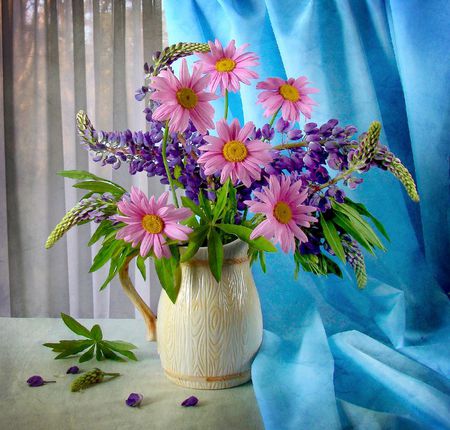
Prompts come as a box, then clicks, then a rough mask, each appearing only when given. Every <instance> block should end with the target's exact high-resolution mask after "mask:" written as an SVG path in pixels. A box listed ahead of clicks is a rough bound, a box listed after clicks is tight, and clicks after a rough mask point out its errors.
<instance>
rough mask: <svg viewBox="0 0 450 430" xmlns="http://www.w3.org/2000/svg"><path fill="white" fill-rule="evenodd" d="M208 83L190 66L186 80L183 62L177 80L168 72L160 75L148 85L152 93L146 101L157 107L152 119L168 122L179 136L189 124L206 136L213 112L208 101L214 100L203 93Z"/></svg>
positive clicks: (211, 123) (165, 71) (214, 97)
mask: <svg viewBox="0 0 450 430" xmlns="http://www.w3.org/2000/svg"><path fill="white" fill-rule="evenodd" d="M208 82H209V76H207V75H205V76H203V77H202V76H201V68H200V67H199V66H194V68H193V70H192V76H190V75H189V70H188V67H187V63H186V59H184V58H183V61H182V63H181V70H180V79H178V78H177V77H176V76H175V75H174V74H173V73H172V72H171V71H170V70H163V71H161V72H160V74H159V76H155V77H154V78H153V79H152V81H151V83H150V87H151V88H153V89H154V90H156V91H155V92H153V93H152V94H151V95H150V98H151V99H152V100H156V101H158V102H160V103H161V105H160V106H158V107H157V108H156V109H155V111H154V112H153V116H152V117H153V119H155V120H157V121H165V120H169V131H171V132H177V131H179V132H183V131H184V130H186V128H187V127H188V124H189V120H191V121H192V123H193V124H194V126H195V128H196V129H197V130H198V131H199V132H200V133H201V134H206V131H207V130H208V129H212V128H214V122H213V117H214V108H213V107H212V106H211V104H210V103H209V101H211V100H215V99H216V98H217V96H216V95H214V94H212V93H208V92H205V91H204V89H205V88H206V86H207V85H208Z"/></svg>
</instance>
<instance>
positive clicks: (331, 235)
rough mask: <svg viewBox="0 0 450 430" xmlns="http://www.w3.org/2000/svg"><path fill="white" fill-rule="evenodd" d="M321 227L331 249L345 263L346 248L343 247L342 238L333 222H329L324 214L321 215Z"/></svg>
mask: <svg viewBox="0 0 450 430" xmlns="http://www.w3.org/2000/svg"><path fill="white" fill-rule="evenodd" d="M320 225H321V226H322V230H323V234H324V236H325V239H326V241H327V242H328V244H329V245H330V246H331V249H332V250H333V251H334V253H335V254H336V256H337V257H338V258H339V259H340V260H342V262H344V263H345V262H346V261H345V253H344V248H343V247H342V243H341V238H340V237H339V234H338V232H337V230H336V227H335V226H334V224H333V222H332V221H327V220H326V219H325V217H324V216H323V214H320Z"/></svg>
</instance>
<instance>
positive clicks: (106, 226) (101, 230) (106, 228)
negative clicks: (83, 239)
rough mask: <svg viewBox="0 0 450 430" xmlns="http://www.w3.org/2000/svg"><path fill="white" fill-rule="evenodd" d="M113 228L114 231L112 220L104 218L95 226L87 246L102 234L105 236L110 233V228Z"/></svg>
mask: <svg viewBox="0 0 450 430" xmlns="http://www.w3.org/2000/svg"><path fill="white" fill-rule="evenodd" d="M111 229H113V230H114V232H115V229H114V227H113V226H112V222H111V221H109V220H104V221H102V222H101V223H100V225H99V226H98V227H97V230H95V233H94V234H93V235H92V237H91V239H90V240H89V242H88V246H92V245H93V244H94V243H96V242H97V241H98V240H99V239H100V238H101V237H102V236H105V235H107V234H109V233H110V230H111Z"/></svg>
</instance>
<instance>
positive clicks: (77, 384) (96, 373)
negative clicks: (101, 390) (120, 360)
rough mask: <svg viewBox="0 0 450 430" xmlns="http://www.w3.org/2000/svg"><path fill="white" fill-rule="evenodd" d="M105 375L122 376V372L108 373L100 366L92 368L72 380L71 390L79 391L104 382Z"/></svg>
mask: <svg viewBox="0 0 450 430" xmlns="http://www.w3.org/2000/svg"><path fill="white" fill-rule="evenodd" d="M105 376H112V377H113V378H115V377H117V376H120V373H106V372H103V370H100V369H98V368H95V369H92V370H90V371H89V372H86V373H83V374H82V375H81V376H79V377H78V378H77V379H75V380H74V381H73V382H72V385H71V386H70V391H72V392H77V391H80V390H84V389H85V388H89V387H90V386H91V385H94V384H98V383H99V382H102V381H103V379H104V378H105Z"/></svg>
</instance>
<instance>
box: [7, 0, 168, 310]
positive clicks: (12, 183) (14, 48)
mask: <svg viewBox="0 0 450 430" xmlns="http://www.w3.org/2000/svg"><path fill="white" fill-rule="evenodd" d="M161 17H162V13H161V2H160V0H155V1H152V0H127V1H121V0H116V1H114V0H85V1H84V2H83V1H77V0H72V1H70V0H58V1H53V0H23V1H19V0H17V1H14V0H4V1H2V16H1V28H2V43H1V47H0V49H1V53H0V54H1V55H0V58H1V65H0V67H1V69H0V70H1V77H2V79H1V84H2V85H0V88H1V90H0V91H1V93H0V97H1V98H0V120H2V124H1V127H0V137H1V142H0V243H1V250H0V315H1V316H21V317H28V316H57V315H58V314H59V312H61V311H62V312H68V313H70V314H71V315H73V316H76V317H132V316H134V315H135V311H134V309H133V307H132V305H131V304H130V303H129V301H128V299H127V298H126V297H125V295H124V294H123V293H122V291H121V288H120V285H119V284H118V281H117V280H115V281H113V282H112V283H111V285H110V286H109V287H108V288H107V289H105V290H104V291H102V292H99V291H98V287H99V286H100V285H101V283H102V281H103V279H104V277H105V276H106V273H105V272H107V270H108V269H107V268H105V269H104V270H100V271H99V272H96V273H94V274H89V273H88V270H89V267H90V264H91V261H92V257H93V256H94V255H95V253H96V251H97V248H95V247H93V249H91V248H88V247H87V246H86V244H87V241H88V240H89V236H90V234H91V232H92V231H90V230H89V229H90V227H89V225H85V226H82V227H80V228H76V229H73V230H72V231H71V232H69V234H68V235H67V237H66V238H64V239H62V240H61V241H60V242H58V243H57V244H56V245H55V246H54V247H53V248H52V249H50V250H48V251H46V250H45V249H44V243H45V240H46V237H47V235H48V234H49V232H50V231H51V230H52V228H53V227H54V226H55V225H56V224H57V222H58V221H59V220H60V218H61V217H62V216H63V215H64V213H65V211H67V210H69V209H70V208H71V207H72V206H73V205H74V203H75V202H76V201H77V200H78V199H79V198H80V196H81V193H80V192H79V191H77V190H75V189H74V188H72V187H71V185H72V181H69V180H63V179H62V178H61V177H59V176H57V175H56V172H57V171H59V170H63V169H85V170H90V171H91V172H94V173H95V174H98V175H100V176H104V177H107V178H110V179H111V178H112V179H113V180H115V181H117V182H119V183H120V184H122V185H123V186H125V187H130V185H131V184H132V183H134V184H135V185H138V186H140V187H141V188H142V189H143V190H144V191H147V192H150V193H159V192H161V190H162V189H163V186H161V185H160V184H159V182H158V181H153V180H152V181H149V180H148V179H147V177H146V176H145V175H142V176H135V177H130V176H129V175H128V171H127V166H123V167H122V168H121V169H120V170H119V171H117V172H116V171H114V172H113V171H112V170H111V167H110V166H106V167H100V166H98V165H96V164H95V163H93V162H92V161H90V160H89V156H88V153H87V152H86V151H85V150H84V149H83V148H82V147H81V146H80V144H79V142H78V138H77V135H76V128H75V114H76V112H77V111H78V110H80V109H83V110H86V111H87V112H88V114H89V116H90V118H91V120H92V121H93V123H94V125H95V126H96V128H98V129H101V130H110V129H114V130H119V129H125V128H130V129H131V130H134V129H144V128H145V118H144V115H143V114H142V110H143V109H144V105H143V102H137V101H136V100H135V99H134V91H135V89H136V88H138V87H139V86H140V85H141V83H142V81H143V64H144V62H145V61H148V60H149V59H150V56H151V53H152V52H153V51H155V50H158V49H161V45H162V18H161ZM93 228H95V226H92V229H93ZM150 269H151V268H150ZM151 273H152V276H150V278H149V279H148V280H147V283H145V282H143V281H142V280H140V277H139V276H136V277H135V279H136V285H137V288H138V290H139V291H140V292H141V294H142V296H143V298H144V299H145V300H146V301H147V302H150V304H151V306H152V307H153V308H154V307H155V305H156V301H157V297H158V294H159V290H158V288H159V285H157V282H156V279H155V276H154V275H153V271H152V270H151ZM148 284H152V293H151V295H150V292H149V291H150V289H149V285H148Z"/></svg>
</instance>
